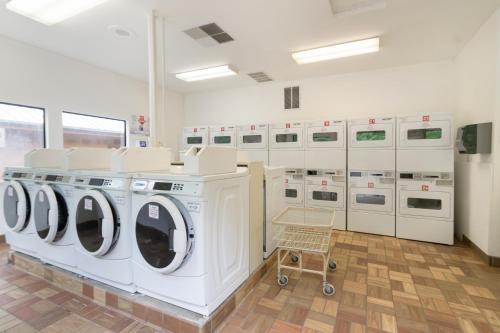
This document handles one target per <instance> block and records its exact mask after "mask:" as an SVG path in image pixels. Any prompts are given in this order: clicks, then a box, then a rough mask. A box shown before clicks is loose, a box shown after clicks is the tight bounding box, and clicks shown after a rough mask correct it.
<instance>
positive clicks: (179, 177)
mask: <svg viewBox="0 0 500 333" xmlns="http://www.w3.org/2000/svg"><path fill="white" fill-rule="evenodd" d="M183 171H184V167H183V166H182V165H173V166H172V167H171V169H170V170H168V171H158V172H148V173H137V174H135V175H133V178H134V179H137V178H141V179H150V180H165V179H172V180H175V181H190V182H196V181H197V182H209V181H214V180H219V179H231V178H239V177H244V176H247V175H248V174H249V173H248V169H247V168H245V167H238V168H237V170H236V172H231V173H223V174H218V175H205V176H190V175H186V174H185V173H184V172H183Z"/></svg>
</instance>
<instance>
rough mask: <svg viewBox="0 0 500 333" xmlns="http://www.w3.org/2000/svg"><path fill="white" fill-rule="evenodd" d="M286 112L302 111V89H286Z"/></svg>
mask: <svg viewBox="0 0 500 333" xmlns="http://www.w3.org/2000/svg"><path fill="white" fill-rule="evenodd" d="M283 96H284V105H285V110H292V109H300V88H299V87H298V86H296V87H287V88H285V89H284V95H283Z"/></svg>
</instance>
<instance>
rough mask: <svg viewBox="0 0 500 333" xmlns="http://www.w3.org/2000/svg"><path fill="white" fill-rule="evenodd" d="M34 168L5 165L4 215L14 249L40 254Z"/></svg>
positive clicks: (1, 199) (1, 206) (0, 210)
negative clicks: (34, 206)
mask: <svg viewBox="0 0 500 333" xmlns="http://www.w3.org/2000/svg"><path fill="white" fill-rule="evenodd" d="M33 171H34V169H32V168H24V167H19V168H5V171H4V173H3V180H4V182H3V183H2V186H1V192H0V213H1V214H0V216H1V218H2V220H3V221H4V222H2V223H5V238H6V241H7V244H9V245H10V248H11V249H12V250H14V251H18V252H22V253H25V254H28V255H31V256H36V255H37V246H36V244H37V241H38V236H37V234H36V229H35V226H34V224H33V221H32V220H33V216H32V213H31V203H32V201H33V188H34V173H33Z"/></svg>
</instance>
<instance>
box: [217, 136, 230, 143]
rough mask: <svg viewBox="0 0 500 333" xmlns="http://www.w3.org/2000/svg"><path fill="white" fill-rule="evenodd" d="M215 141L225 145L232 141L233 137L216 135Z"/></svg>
mask: <svg viewBox="0 0 500 333" xmlns="http://www.w3.org/2000/svg"><path fill="white" fill-rule="evenodd" d="M214 143H215V144H216V145H224V144H229V143H231V137H230V136H229V135H224V136H216V137H214Z"/></svg>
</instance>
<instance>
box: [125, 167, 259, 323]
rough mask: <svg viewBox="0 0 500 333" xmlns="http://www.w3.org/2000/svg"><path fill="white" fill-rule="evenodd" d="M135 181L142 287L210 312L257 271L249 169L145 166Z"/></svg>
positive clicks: (136, 267)
mask: <svg viewBox="0 0 500 333" xmlns="http://www.w3.org/2000/svg"><path fill="white" fill-rule="evenodd" d="M131 189H132V190H133V195H132V217H133V218H132V222H133V232H132V234H133V271H134V281H135V284H136V286H137V290H138V292H141V293H143V294H145V295H149V296H152V297H154V298H157V299H160V300H163V301H166V302H168V303H171V304H174V305H177V306H180V307H182V308H185V309H188V310H191V311H194V312H197V313H200V314H202V315H205V316H208V315H209V314H210V313H212V312H213V311H214V310H215V309H216V308H217V307H218V306H219V305H220V304H221V303H222V302H223V301H224V300H225V299H226V298H227V297H228V296H229V295H231V293H233V292H234V291H235V290H236V289H237V288H238V286H239V285H240V284H241V283H243V282H244V281H245V280H246V279H247V278H248V276H249V257H248V253H249V249H248V246H249V244H248V237H249V220H248V213H249V211H248V210H249V176H248V170H247V169H246V168H238V171H237V172H235V173H228V174H221V175H212V176H187V175H183V174H178V175H175V174H170V175H169V174H164V175H162V174H141V175H137V176H135V177H134V180H133V181H132V186H131Z"/></svg>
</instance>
